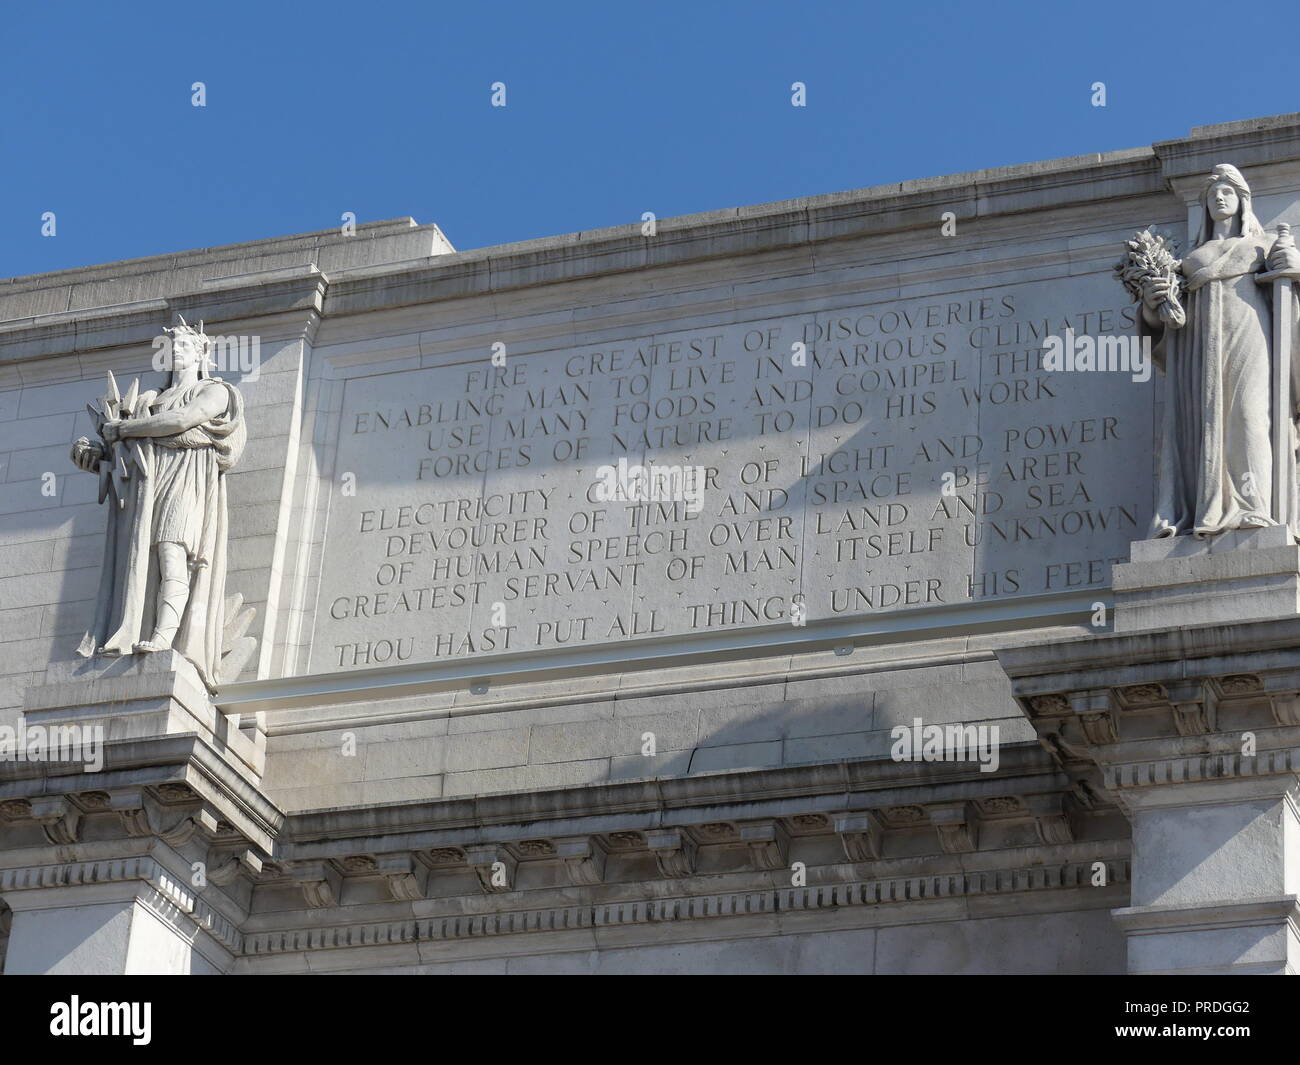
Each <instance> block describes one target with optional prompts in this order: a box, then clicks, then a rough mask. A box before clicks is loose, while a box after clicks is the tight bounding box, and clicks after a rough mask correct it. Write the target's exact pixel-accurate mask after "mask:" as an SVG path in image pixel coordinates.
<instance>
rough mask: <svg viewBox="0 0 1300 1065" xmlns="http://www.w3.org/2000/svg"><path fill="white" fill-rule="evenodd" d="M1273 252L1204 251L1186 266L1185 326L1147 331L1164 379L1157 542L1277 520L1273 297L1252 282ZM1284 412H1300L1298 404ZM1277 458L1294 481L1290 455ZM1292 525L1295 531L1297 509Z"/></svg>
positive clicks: (1263, 244)
mask: <svg viewBox="0 0 1300 1065" xmlns="http://www.w3.org/2000/svg"><path fill="white" fill-rule="evenodd" d="M1270 244H1271V239H1270V238H1269V237H1267V236H1260V237H1249V236H1247V237H1228V238H1226V239H1223V240H1211V241H1206V242H1205V243H1203V244H1201V245H1200V246H1199V247H1197V248H1196V249H1194V250H1193V251H1192V252H1191V253H1189V254H1188V255H1187V257H1186V258H1184V259H1183V263H1182V272H1183V274H1184V276H1185V277H1186V279H1187V297H1186V311H1187V321H1186V324H1185V325H1183V326H1182V328H1179V329H1172V328H1170V327H1168V326H1164V327H1161V328H1158V329H1155V330H1150V327H1149V326H1147V325H1146V323H1145V322H1143V329H1144V331H1148V330H1149V331H1150V332H1152V333H1154V334H1155V339H1156V345H1155V349H1154V355H1155V359H1156V362H1157V364H1158V365H1161V366H1162V367H1163V368H1164V370H1165V378H1166V389H1165V401H1164V417H1163V421H1162V426H1161V441H1160V460H1159V464H1158V467H1157V489H1156V491H1157V498H1156V512H1155V518H1154V520H1153V522H1152V531H1151V535H1152V536H1172V535H1178V534H1182V533H1188V532H1191V533H1194V534H1195V535H1197V536H1200V537H1208V536H1214V535H1217V534H1218V533H1221V532H1225V531H1227V530H1230V529H1239V528H1256V527H1263V526H1267V525H1275V524H1277V523H1276V522H1275V521H1274V520H1273V518H1272V515H1271V506H1272V486H1273V463H1274V455H1273V453H1272V445H1271V441H1270V426H1271V402H1270V361H1269V360H1270V351H1271V347H1272V342H1271V337H1272V298H1271V292H1270V290H1269V288H1268V287H1267V286H1265V285H1261V284H1259V283H1257V281H1256V280H1255V278H1256V275H1257V274H1258V273H1260V272H1261V271H1263V270H1264V268H1265V261H1266V259H1267V255H1268V249H1269V245H1270ZM1293 357H1294V356H1293ZM1288 410H1290V411H1292V412H1294V411H1295V401H1294V396H1293V397H1291V400H1290V405H1289V407H1288ZM1292 430H1293V433H1294V422H1293V424H1292ZM1280 459H1281V461H1282V462H1283V463H1284V465H1285V467H1286V470H1287V471H1289V476H1291V477H1292V478H1293V479H1294V475H1295V474H1294V471H1295V455H1294V446H1292V447H1291V448H1289V449H1288V453H1287V454H1286V455H1283V456H1280ZM1293 498H1294V493H1293ZM1289 523H1290V524H1291V525H1292V527H1293V529H1294V528H1295V526H1296V514H1295V512H1294V510H1293V512H1292V514H1291V515H1290V522H1289Z"/></svg>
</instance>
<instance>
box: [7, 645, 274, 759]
mask: <svg viewBox="0 0 1300 1065" xmlns="http://www.w3.org/2000/svg"><path fill="white" fill-rule="evenodd" d="M47 676H48V677H49V681H48V682H47V683H45V684H41V685H37V686H33V687H31V688H28V689H27V692H26V695H25V699H24V704H23V719H24V721H25V723H26V724H27V725H28V726H32V725H38V726H46V727H51V726H65V725H78V726H80V727H83V728H84V727H90V726H100V727H102V729H103V736H104V739H105V740H106V741H107V742H114V741H119V740H137V739H144V738H147V737H150V736H168V735H176V734H179V733H195V734H197V735H199V736H201V737H203V739H204V740H206V741H207V742H208V743H210V744H211V745H212V746H213V748H214V749H216V750H217V751H219V752H220V753H221V754H222V755H223V756H224V757H226V758H227V759H229V760H230V762H231V764H232V765H234V766H235V767H237V768H238V769H239V770H240V771H241V772H243V773H245V774H247V776H248V778H249V780H250V782H253V783H256V782H257V781H259V780H260V779H261V777H262V774H263V773H264V772H265V769H266V733H265V729H264V728H263V723H262V721H261V719H260V717H259V715H256V714H248V715H244V716H243V717H241V716H239V715H233V716H231V715H226V714H224V713H222V712H221V711H220V710H218V709H217V707H216V706H214V705H213V703H212V700H211V698H210V697H209V695H208V691H207V689H206V688H205V687H204V686H203V682H202V681H201V680H200V679H199V675H198V673H197V671H196V670H195V669H194V667H193V666H192V665H190V663H189V662H187V661H186V660H185V659H184V658H183V657H182V656H181V655H179V654H177V653H176V652H175V651H164V652H159V653H156V654H147V655H130V656H127V657H124V658H93V659H83V660H78V661H77V662H56V663H53V664H52V665H51V666H50V669H49V671H48V674H47Z"/></svg>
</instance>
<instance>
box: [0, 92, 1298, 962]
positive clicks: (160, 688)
mask: <svg viewBox="0 0 1300 1065" xmlns="http://www.w3.org/2000/svg"><path fill="white" fill-rule="evenodd" d="M1225 161H1227V162H1231V163H1233V164H1235V166H1237V167H1238V168H1239V169H1240V172H1241V174H1243V175H1244V176H1245V179H1246V180H1248V181H1249V183H1250V187H1251V189H1252V190H1253V211H1254V215H1255V216H1256V217H1257V218H1258V220H1259V222H1260V223H1261V224H1262V226H1263V228H1264V229H1265V230H1267V231H1269V232H1270V233H1273V232H1276V231H1277V227H1278V226H1279V224H1283V225H1285V224H1300V116H1297V115H1289V116H1281V117H1277V118H1271V119H1262V120H1257V121H1250V122H1242V123H1234V124H1229V125H1224V126H1214V127H1205V128H1198V129H1195V130H1193V131H1192V133H1191V135H1190V136H1189V137H1187V138H1185V139H1181V140H1177V141H1170V142H1166V143H1161V144H1157V145H1154V146H1153V147H1151V148H1139V149H1133V150H1128V151H1119V152H1109V153H1103V154H1100V155H1098V154H1092V155H1086V156H1078V157H1073V158H1068V159H1060V160H1053V161H1049V162H1045V163H1036V164H1030V165H1025V166H1015V167H1007V168H1002V169H997V170H989V171H980V172H977V173H971V174H962V175H956V176H952V177H944V178H935V179H927V180H921V181H913V182H905V183H903V184H901V185H891V186H886V187H881V188H872V189H865V190H859V191H855V192H849V193H839V194H833V195H827V196H819V197H814V198H810V199H806V200H799V201H791V202H785V203H776V204H768V205H763V206H758V207H747V208H738V209H734V210H728V211H718V212H714V213H710V214H706V215H698V216H691V217H685V218H678V219H668V220H663V221H660V222H659V223H658V224H657V228H656V229H655V231H654V232H653V233H646V232H644V231H643V227H642V226H641V225H640V224H637V225H631V226H626V227H620V228H616V229H609V230H598V231H594V232H588V233H580V234H574V235H570V236H565V237H557V238H553V239H546V240H538V241H529V242H525V243H521V244H514V245H506V246H502V247H494V248H488V249H482V250H477V251H469V252H455V251H454V250H453V249H452V247H451V245H450V244H449V243H448V242H447V241H446V239H445V238H444V237H443V236H442V234H441V232H440V231H439V230H438V229H437V227H436V226H430V225H425V226H419V225H416V224H414V223H413V222H411V221H409V220H403V221H396V222H379V223H371V224H368V225H362V226H358V227H357V231H356V233H355V234H354V235H346V236H345V235H343V234H340V233H333V232H327V233H318V234H309V235H305V236H300V237H291V238H284V239H277V240H267V241H259V242H255V243H252V244H246V245H235V246H231V247H228V248H216V249H206V250H203V251H196V252H187V253H180V254H176V255H170V256H162V257H157V258H152V259H143V260H135V261H132V262H126V263H117V264H113V265H111V266H100V267H88V268H85V269H80V270H71V271H66V272H62V273H58V274H49V275H41V276H37V277H28V278H15V279H11V280H8V281H3V282H0V462H2V463H3V467H2V473H0V477H2V478H3V482H4V485H5V489H6V490H5V492H4V494H3V498H0V727H7V728H8V729H10V730H11V732H12V733H13V734H14V735H15V736H17V737H19V738H20V739H25V738H26V737H28V736H30V735H38V736H43V737H49V736H53V735H58V734H59V730H70V731H68V732H67V733H66V734H67V735H78V736H92V735H95V733H94V732H93V730H94V729H96V728H99V729H102V736H103V739H104V743H103V747H102V750H99V751H98V752H97V756H96V757H95V758H94V759H93V760H92V759H90V758H86V759H83V760H82V761H81V762H76V761H74V760H73V759H71V758H65V759H63V760H57V761H56V760H51V759H50V758H48V757H44V756H43V755H41V754H40V753H39V752H35V753H33V752H32V751H31V750H30V749H29V750H28V751H27V756H24V757H21V758H19V757H17V756H16V755H15V754H14V753H13V752H11V754H10V756H8V757H6V758H5V759H4V760H0V954H2V955H3V958H4V971H5V972H7V973H35V972H62V973H84V972H113V973H117V972H133V973H138V972H162V973H230V974H242V973H273V972H385V973H423V972H429V973H432V972H446V973H464V972H507V973H514V972H526V973H626V972H655V973H670V972H683V973H686V972H692V973H694V972H809V973H814V972H815V973H843V972H858V973H921V972H928V973H933V972H945V973H963V974H984V973H1007V972H1033V973H1122V972H1125V971H1130V972H1143V973H1147V972H1165V971H1177V972H1191V971H1195V972H1251V973H1255V972H1268V973H1284V972H1291V971H1293V969H1294V968H1295V966H1296V960H1295V956H1296V950H1297V947H1298V945H1297V943H1296V941H1295V940H1296V931H1295V927H1296V925H1295V921H1296V909H1295V905H1296V904H1295V894H1294V891H1295V884H1296V882H1297V880H1296V877H1297V873H1298V872H1300V865H1297V861H1300V858H1297V856H1296V854H1295V851H1296V847H1297V840H1300V822H1297V818H1296V805H1295V801H1294V796H1295V785H1296V773H1297V771H1298V770H1300V765H1298V764H1297V760H1298V759H1300V717H1298V716H1297V713H1298V711H1297V709H1296V707H1297V703H1296V697H1297V693H1300V657H1298V656H1300V627H1298V626H1300V616H1298V615H1300V556H1298V555H1297V552H1298V551H1300V548H1297V546H1296V544H1295V540H1294V536H1293V535H1292V533H1291V530H1289V529H1288V528H1286V527H1271V528H1266V529H1260V530H1258V531H1253V532H1252V531H1249V530H1244V531H1240V532H1237V531H1229V532H1225V533H1223V534H1222V535H1221V536H1219V537H1217V538H1216V539H1213V540H1209V541H1195V540H1194V538H1191V537H1173V538H1169V539H1164V540H1159V539H1157V540H1148V539H1147V536H1148V530H1149V528H1150V526H1151V521H1152V516H1153V512H1154V507H1155V484H1156V475H1155V463H1154V459H1153V453H1154V452H1155V451H1156V450H1157V440H1158V437H1159V428H1158V427H1159V425H1160V418H1161V415H1162V411H1163V404H1164V403H1165V402H1166V401H1165V395H1166V393H1165V392H1164V390H1163V380H1164V379H1163V378H1161V377H1159V376H1158V375H1157V376H1153V377H1151V378H1150V379H1149V380H1139V379H1138V377H1139V376H1140V375H1135V374H1123V373H1104V372H1093V373H1087V372H1073V373H1070V372H1052V371H1050V370H1048V369H1045V368H1044V365H1043V362H1042V352H1043V348H1044V345H1045V343H1046V341H1047V339H1048V336H1049V335H1056V334H1058V333H1061V332H1063V331H1067V330H1068V331H1070V332H1071V333H1072V334H1077V335H1079V336H1084V335H1087V336H1094V337H1100V336H1125V337H1127V336H1130V335H1136V334H1137V333H1138V332H1139V331H1140V327H1139V324H1138V318H1139V315H1138V308H1136V307H1135V306H1134V304H1133V303H1132V302H1131V301H1130V300H1129V298H1128V296H1127V295H1126V294H1125V293H1124V291H1123V289H1122V288H1121V287H1120V285H1119V284H1118V283H1117V282H1116V280H1115V277H1114V268H1115V262H1116V259H1117V258H1118V256H1119V255H1120V253H1121V250H1122V248H1123V247H1124V242H1125V240H1126V239H1128V238H1130V237H1131V236H1132V234H1133V233H1134V231H1135V230H1137V229H1139V228H1141V227H1145V226H1152V225H1156V226H1160V227H1163V228H1164V229H1165V230H1166V231H1167V232H1169V233H1171V234H1172V235H1173V238H1174V239H1175V240H1176V241H1178V242H1180V243H1181V244H1182V245H1184V246H1185V245H1186V244H1187V243H1188V242H1189V241H1190V240H1191V239H1192V235H1191V233H1190V229H1191V227H1192V226H1193V223H1194V222H1195V220H1196V219H1195V216H1196V212H1197V211H1199V210H1200V209H1201V206H1200V201H1199V200H1198V197H1199V196H1200V194H1201V191H1202V185H1203V183H1204V177H1205V175H1206V174H1207V173H1209V172H1210V171H1211V170H1212V168H1213V167H1214V166H1215V165H1216V164H1219V163H1222V162H1225ZM177 314H180V315H183V316H184V319H185V320H186V321H187V322H198V321H202V322H203V323H204V328H205V329H206V330H207V333H208V334H214V335H215V334H221V335H223V336H226V337H242V338H250V337H251V338H256V341H257V345H256V352H257V359H256V362H255V365H253V366H251V367H250V366H247V365H243V366H237V367H234V368H233V369H231V368H229V367H228V368H226V371H225V372H224V373H221V372H217V376H224V377H226V378H227V379H229V380H232V381H234V382H236V383H237V384H238V389H239V391H240V393H241V395H242V397H243V404H244V406H243V415H244V420H245V422H246V425H247V433H248V440H247V444H246V446H245V448H244V449H243V453H242V456H241V458H240V460H239V462H238V464H237V465H235V466H233V467H232V468H230V469H229V470H228V471H226V472H225V473H224V477H225V485H226V492H227V493H228V505H229V515H230V517H229V533H228V567H227V572H226V575H225V587H224V596H225V597H226V600H225V601H226V602H227V605H228V609H227V611H226V618H227V620H226V622H225V627H226V629H227V630H228V631H227V633H226V635H227V636H228V637H230V639H231V640H233V639H244V638H245V637H251V638H253V639H255V640H256V644H255V649H254V650H251V652H250V654H249V656H248V658H247V660H246V661H244V662H243V663H242V670H241V671H240V672H239V673H238V676H237V677H236V678H235V679H233V680H224V679H223V681H222V683H220V684H219V685H218V686H217V690H216V691H215V693H214V692H213V691H211V690H210V688H211V685H210V684H207V683H205V678H204V677H203V676H202V675H200V671H199V670H198V669H196V667H195V665H194V663H193V662H192V661H191V660H190V658H187V657H186V655H185V654H184V653H182V649H180V648H179V647H178V648H176V649H168V648H159V649H157V650H155V651H153V652H152V653H137V654H125V655H122V656H119V657H104V656H102V655H101V656H93V657H90V658H83V657H79V656H78V654H77V649H78V646H79V643H80V641H81V640H82V638H83V634H85V633H86V631H87V627H88V625H89V624H90V619H91V618H92V616H93V615H94V612H95V606H96V596H97V589H98V588H99V581H100V565H101V560H102V557H103V555H104V535H105V534H104V523H105V507H106V505H108V506H111V505H112V503H111V500H110V501H109V502H108V504H106V505H105V504H101V503H100V502H99V501H98V499H97V493H98V491H99V485H100V483H101V482H100V481H99V480H97V478H96V477H94V476H90V475H88V474H86V473H82V472H80V471H77V470H76V469H75V467H74V466H73V465H72V462H71V461H70V460H69V458H68V451H69V448H70V447H71V446H72V444H73V442H74V441H76V440H77V439H78V438H80V437H87V436H93V434H94V431H95V429H96V421H95V417H94V414H93V412H88V411H87V410H86V406H87V404H88V403H94V402H96V401H97V400H98V399H99V397H101V396H102V395H103V394H104V388H105V375H106V372H107V371H112V372H113V374H114V375H115V379H116V380H120V381H123V382H129V381H131V380H133V379H136V378H139V379H140V381H141V387H142V388H144V387H148V388H151V389H152V388H157V387H158V382H159V381H160V380H161V377H160V376H159V375H158V372H157V367H156V365H155V364H154V363H153V361H152V358H153V356H154V354H155V350H156V346H155V339H156V338H157V337H159V336H160V335H162V334H163V331H164V329H165V328H166V327H167V326H168V325H169V323H171V322H172V321H173V320H174V316H175V315H177ZM245 350H247V349H245ZM221 369H222V368H221V367H217V370H218V371H220V370H221ZM619 459H624V460H626V462H627V463H629V464H633V465H644V466H649V467H654V466H673V467H680V468H689V467H699V468H700V469H701V470H702V471H704V472H703V474H702V478H703V479H702V481H701V484H702V485H703V487H702V489H701V491H700V492H699V498H698V501H699V503H700V506H699V507H698V509H696V508H693V507H692V505H690V500H689V499H683V498H674V499H670V500H654V501H649V502H642V503H633V504H631V505H629V504H628V503H626V502H625V501H611V500H609V499H608V498H605V497H602V496H601V495H599V494H598V493H597V492H596V488H595V485H596V482H597V480H598V478H599V477H600V476H601V474H600V473H599V472H598V469H599V467H601V466H602V465H610V464H616V463H617V462H618V461H619ZM687 495H688V496H689V493H687ZM232 627H233V629H234V630H237V631H233V632H232V631H229V630H232ZM227 642H229V641H227ZM250 646H251V645H250ZM926 726H929V727H931V728H933V727H935V726H939V727H940V728H944V729H947V730H948V732H947V736H948V737H949V740H951V738H952V737H954V736H961V737H969V738H970V739H971V742H972V744H973V743H975V742H976V739H975V738H976V737H985V736H991V737H993V746H992V748H991V749H990V751H989V752H988V753H989V754H990V755H991V756H993V755H995V756H993V757H990V758H989V759H986V760H985V761H983V762H981V761H980V760H978V759H976V758H973V757H965V758H963V759H960V760H959V759H955V758H943V757H942V755H940V756H939V757H937V758H927V757H918V758H914V759H913V758H903V757H899V752H898V744H899V742H900V735H902V733H903V732H904V731H907V730H912V729H915V730H917V733H916V734H917V735H918V736H920V734H921V733H920V731H919V730H921V729H922V728H924V727H926ZM957 726H960V727H961V731H958V729H957V728H956V727H957ZM33 730H34V731H33ZM78 730H80V731H78ZM29 747H30V744H29ZM968 753H969V752H968ZM92 762H93V764H92Z"/></svg>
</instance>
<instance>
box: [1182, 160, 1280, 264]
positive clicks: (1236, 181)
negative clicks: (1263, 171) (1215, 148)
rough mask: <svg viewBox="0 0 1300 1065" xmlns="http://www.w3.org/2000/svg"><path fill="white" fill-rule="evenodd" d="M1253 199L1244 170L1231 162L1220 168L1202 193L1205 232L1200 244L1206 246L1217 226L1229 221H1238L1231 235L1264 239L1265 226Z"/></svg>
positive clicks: (1208, 179) (1197, 240)
mask: <svg viewBox="0 0 1300 1065" xmlns="http://www.w3.org/2000/svg"><path fill="white" fill-rule="evenodd" d="M1250 199H1251V198H1250V186H1249V185H1247V184H1246V179H1245V178H1244V177H1242V176H1241V171H1240V170H1238V169H1237V168H1236V167H1235V166H1233V165H1232V164H1231V163H1219V164H1218V165H1216V166H1215V168H1214V169H1213V170H1211V171H1210V174H1209V176H1208V177H1207V178H1206V179H1205V187H1204V189H1202V190H1201V232H1200V234H1199V235H1198V236H1197V238H1196V243H1197V244H1203V243H1205V241H1207V240H1209V239H1210V236H1211V234H1212V233H1213V232H1214V224H1215V223H1216V222H1226V221H1228V220H1229V219H1236V224H1235V225H1234V226H1232V228H1231V230H1230V233H1229V235H1230V236H1234V237H1262V236H1263V235H1264V227H1263V226H1261V225H1260V224H1259V220H1258V219H1257V218H1256V217H1255V212H1254V211H1253V210H1252V209H1251V205H1250Z"/></svg>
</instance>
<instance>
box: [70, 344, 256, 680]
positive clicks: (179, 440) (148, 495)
mask: <svg viewBox="0 0 1300 1065" xmlns="http://www.w3.org/2000/svg"><path fill="white" fill-rule="evenodd" d="M167 332H168V333H169V334H170V338H171V344H170V349H171V373H170V374H169V376H168V379H167V382H166V385H165V387H164V388H163V390H162V391H161V392H157V393H155V392H145V393H144V394H142V395H140V396H139V399H138V400H136V398H135V393H136V390H137V387H138V386H137V385H134V384H133V385H132V387H131V391H130V393H128V396H127V398H126V399H125V400H121V399H119V398H118V397H117V396H115V395H110V396H109V397H105V407H106V408H107V409H106V410H105V411H103V412H97V411H94V409H93V408H92V413H94V414H97V415H103V417H102V418H101V425H100V435H101V437H102V439H103V442H102V444H101V443H99V442H93V443H92V442H90V441H88V440H87V439H86V438H85V437H82V438H81V439H80V440H78V441H77V442H76V444H74V445H73V449H72V459H73V461H74V462H75V463H76V464H77V465H78V466H79V467H80V468H81V469H83V470H87V471H89V472H96V471H98V472H100V474H101V478H102V479H103V485H104V487H103V488H102V489H101V501H102V499H103V496H104V495H105V494H107V490H108V487H109V486H110V482H111V486H112V488H113V496H114V499H113V501H112V503H111V504H110V508H109V517H108V537H107V543H106V546H105V551H104V564H103V570H102V572H101V574H100V590H99V601H98V607H97V610H96V615H95V621H94V625H93V626H92V628H91V630H90V631H89V632H87V633H86V638H85V639H84V640H83V641H82V645H81V648H80V649H79V650H80V653H81V654H83V655H85V656H87V657H89V656H90V655H92V654H101V655H124V654H133V653H145V652H151V651H165V650H168V649H170V648H174V649H175V650H177V651H179V652H180V653H181V654H182V655H184V656H185V658H187V659H188V660H189V661H190V662H191V663H192V664H193V665H194V667H195V668H196V669H197V670H198V672H199V675H200V677H202V679H203V682H204V683H205V684H206V685H207V687H208V689H209V690H212V691H215V689H216V685H217V679H218V671H219V666H220V663H221V652H222V647H221V640H222V634H223V629H224V627H225V619H224V616H223V615H224V590H225V580H226V525H227V513H226V484H225V474H226V471H227V470H229V469H230V468H231V467H232V466H234V465H235V463H236V462H238V461H239V456H240V453H241V452H242V451H243V448H244V441H245V439H246V431H245V428H244V414H243V399H242V398H241V397H240V394H239V391H238V390H237V389H236V388H235V387H234V386H233V385H231V384H229V383H227V382H225V381H222V380H221V379H220V378H214V377H209V376H208V373H207V365H208V343H209V341H208V337H207V336H205V335H204V334H203V333H202V331H201V324H200V329H199V330H195V329H193V328H191V327H190V326H188V325H186V324H185V320H184V319H183V318H182V319H180V320H179V325H177V326H176V327H174V328H172V329H169V330H167ZM113 391H114V392H115V391H116V386H115V385H114V386H113Z"/></svg>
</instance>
